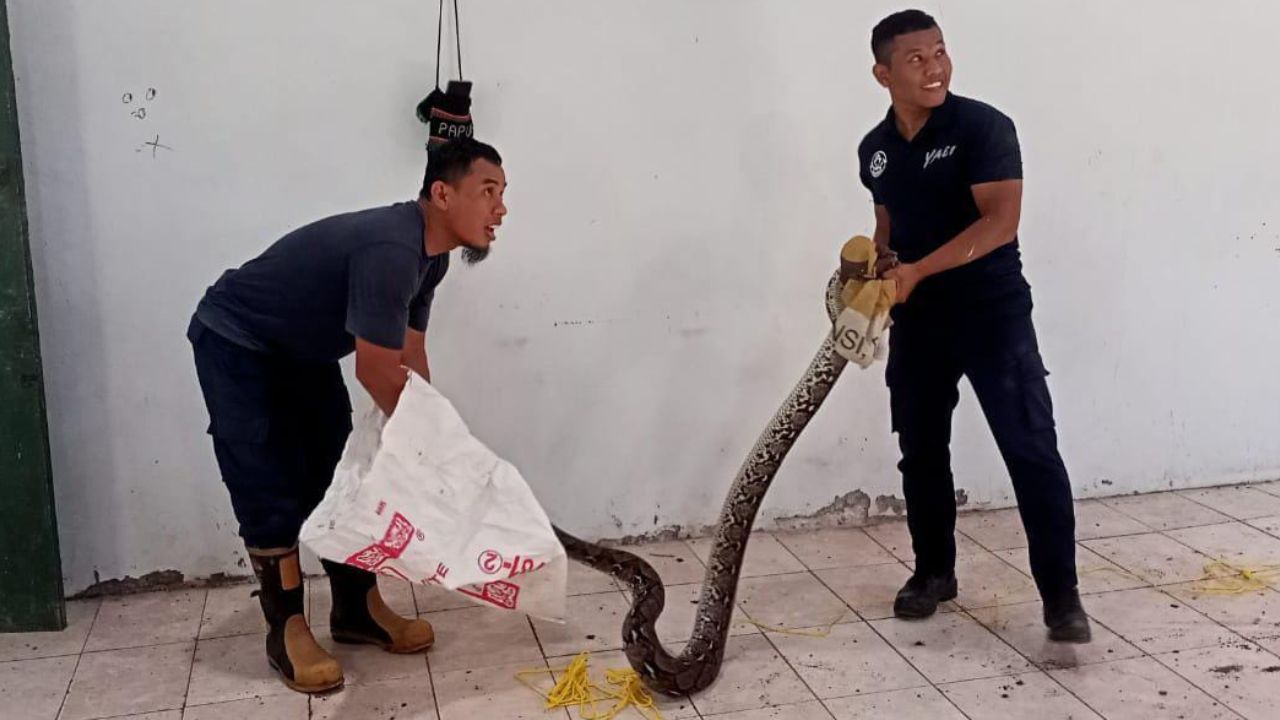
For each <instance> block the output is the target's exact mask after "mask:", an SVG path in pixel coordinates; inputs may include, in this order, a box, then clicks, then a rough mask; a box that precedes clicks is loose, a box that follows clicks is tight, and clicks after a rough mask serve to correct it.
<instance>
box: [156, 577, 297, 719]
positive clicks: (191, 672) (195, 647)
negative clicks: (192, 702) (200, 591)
mask: <svg viewBox="0 0 1280 720" xmlns="http://www.w3.org/2000/svg"><path fill="white" fill-rule="evenodd" d="M208 607H209V591H208V590H205V592H204V602H202V603H201V604H200V622H199V623H196V636H195V638H193V639H192V642H191V663H190V664H189V665H188V666H187V686H186V687H185V688H183V690H182V708H181V710H186V707H187V698H188V697H189V696H190V695H191V679H192V678H193V677H194V676H195V671H196V653H198V652H200V628H201V627H203V626H204V613H205V610H207V609H208ZM307 705H308V707H310V703H309V702H308V703H307Z"/></svg>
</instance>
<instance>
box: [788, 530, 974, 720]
mask: <svg viewBox="0 0 1280 720" xmlns="http://www.w3.org/2000/svg"><path fill="white" fill-rule="evenodd" d="M872 539H873V540H874V538H872ZM890 554H892V553H890ZM899 564H901V565H903V566H904V567H905V566H906V563H904V562H902V561H899ZM814 577H817V575H816V574H815V575H814ZM818 582H820V583H822V584H823V586H824V587H826V588H827V590H828V591H829V592H831V593H832V594H834V595H836V597H840V595H839V594H838V593H836V591H835V590H832V589H831V587H830V586H829V585H827V584H826V583H825V582H823V580H822V578H820V577H819V578H818ZM840 601H841V602H844V598H840ZM845 605H846V606H847V607H848V608H849V609H850V610H851V611H852V612H853V614H854V615H857V616H858V617H859V618H862V622H863V623H865V624H866V626H867V629H868V630H870V631H871V632H873V633H875V636H876V637H878V638H880V642H882V643H884V644H885V645H887V646H888V647H889V649H890V650H893V651H894V652H895V653H897V655H898V657H900V658H902V661H903V662H904V663H906V664H907V667H909V668H911V669H912V670H915V671H916V674H918V675H919V676H920V677H922V678H924V681H925V682H926V683H928V684H929V687H931V688H933V689H934V690H936V691H937V692H938V694H939V695H941V696H942V697H943V698H945V699H946V701H947V702H948V703H950V704H951V706H952V707H954V708H955V709H956V712H958V713H960V714H961V715H962V716H964V717H965V718H969V714H968V713H966V712H965V711H964V710H961V709H960V706H959V705H956V704H955V702H954V701H953V700H952V699H951V698H950V697H947V694H946V693H944V692H942V688H940V687H938V684H937V683H935V682H934V681H933V679H932V678H930V677H929V676H928V675H926V674H925V673H924V671H923V670H921V669H920V668H918V667H916V664H915V663H913V662H911V659H910V658H908V657H907V656H906V655H905V654H904V653H903V652H902V650H900V649H898V646H897V645H894V644H893V643H891V642H889V638H887V637H885V636H884V634H883V633H881V632H880V630H879V629H878V628H876V626H875V625H873V624H871V620H869V619H867V618H864V617H863V616H862V614H861V613H859V612H858V611H857V610H854V609H853V606H851V605H849V603H847V602H845ZM956 612H960V610H956ZM881 619H882V620H887V619H890V618H881ZM979 624H981V623H979ZM765 636H766V637H768V634H767V633H766V635H765ZM779 654H781V653H779ZM784 657H785V656H784ZM802 679H803V678H802ZM819 700H821V698H819ZM823 707H824V708H826V709H827V712H831V709H830V708H827V706H826V703H825V702H824V703H823ZM831 714H832V715H835V713H833V712H832V713H831Z"/></svg>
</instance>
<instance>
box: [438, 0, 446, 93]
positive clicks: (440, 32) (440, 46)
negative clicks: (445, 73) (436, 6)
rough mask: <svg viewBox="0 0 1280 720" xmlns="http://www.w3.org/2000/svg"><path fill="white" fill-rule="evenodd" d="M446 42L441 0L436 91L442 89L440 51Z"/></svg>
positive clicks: (441, 2) (442, 1)
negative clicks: (444, 41)
mask: <svg viewBox="0 0 1280 720" xmlns="http://www.w3.org/2000/svg"><path fill="white" fill-rule="evenodd" d="M443 40H444V0H440V15H439V16H438V17H437V18H436V89H437V90H439V89H440V51H441V49H443V47H444V45H443Z"/></svg>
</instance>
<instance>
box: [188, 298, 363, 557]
mask: <svg viewBox="0 0 1280 720" xmlns="http://www.w3.org/2000/svg"><path fill="white" fill-rule="evenodd" d="M188 338H189V339H190V340H191V344H192V348H193V350H194V352H195V363H196V374H197V375H198V376H199V379H200V388H201V390H202V391H203V393H204V401H205V406H206V407H207V408H208V410H209V434H210V435H211V436H212V437H213V451H214V455H215V456H216V457H217V460H218V468H219V469H220V470H221V472H222V480H223V482H224V483H225V484H226V486H227V490H228V492H229V493H230V494H231V507H232V508H233V509H234V511H235V515H236V520H237V521H238V522H239V524H240V536H241V537H242V538H244V541H245V544H247V545H249V546H251V547H258V548H279V547H291V546H292V545H293V544H294V543H296V542H297V540H298V531H299V530H300V529H301V528H302V523H303V521H305V520H306V518H307V516H308V515H310V514H311V511H312V510H313V509H315V506H316V505H317V504H319V502H320V500H321V499H322V498H323V497H324V493H325V490H327V489H328V487H329V483H330V482H331V481H332V480H333V470H334V468H335V467H337V464H338V460H339V459H340V458H341V456H342V450H343V448H344V447H345V445H346V441H347V435H349V434H350V432H351V401H350V398H349V397H348V395H347V388H346V385H345V384H344V383H343V381H342V371H341V369H340V368H339V366H338V363H336V362H322V363H308V362H299V361H296V360H290V359H287V358H281V357H277V356H273V355H268V354H264V353H260V352H255V351H252V350H248V349H246V348H243V347H241V346H239V345H236V344H235V343H233V342H231V341H230V340H227V339H225V338H223V337H222V336H221V335H219V334H218V333H216V332H214V331H212V330H209V329H208V328H207V327H205V326H204V325H203V324H201V323H200V321H199V320H193V321H192V324H191V328H190V330H189V331H188Z"/></svg>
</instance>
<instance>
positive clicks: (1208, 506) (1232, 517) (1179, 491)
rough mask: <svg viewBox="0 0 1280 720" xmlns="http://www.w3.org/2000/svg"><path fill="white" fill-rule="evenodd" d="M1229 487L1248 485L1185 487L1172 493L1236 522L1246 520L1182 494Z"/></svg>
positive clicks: (1245, 486)
mask: <svg viewBox="0 0 1280 720" xmlns="http://www.w3.org/2000/svg"><path fill="white" fill-rule="evenodd" d="M1231 487H1244V488H1247V487H1248V486H1247V485H1219V486H1216V487H1207V488H1189V489H1187V490H1174V493H1175V494H1177V495H1178V497H1180V498H1182V499H1184V500H1190V501H1191V502H1193V503H1195V504H1197V505H1199V506H1201V507H1207V508H1209V509H1210V510H1212V511H1214V512H1216V513H1218V514H1219V515H1225V516H1226V517H1229V518H1231V519H1232V520H1234V521H1236V522H1246V521H1245V519H1244V518H1241V517H1236V516H1235V515H1232V514H1231V513H1229V512H1227V511H1225V510H1222V509H1219V508H1216V507H1214V506H1212V505H1210V504H1209V503H1206V502H1201V501H1200V500H1197V499H1195V498H1193V497H1191V496H1190V495H1184V494H1183V493H1188V492H1196V491H1198V490H1221V489H1224V488H1231ZM1264 494H1268V495H1269V494H1270V493H1264ZM1263 517H1265V516H1263ZM1209 524H1210V525H1222V524H1223V523H1209Z"/></svg>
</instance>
